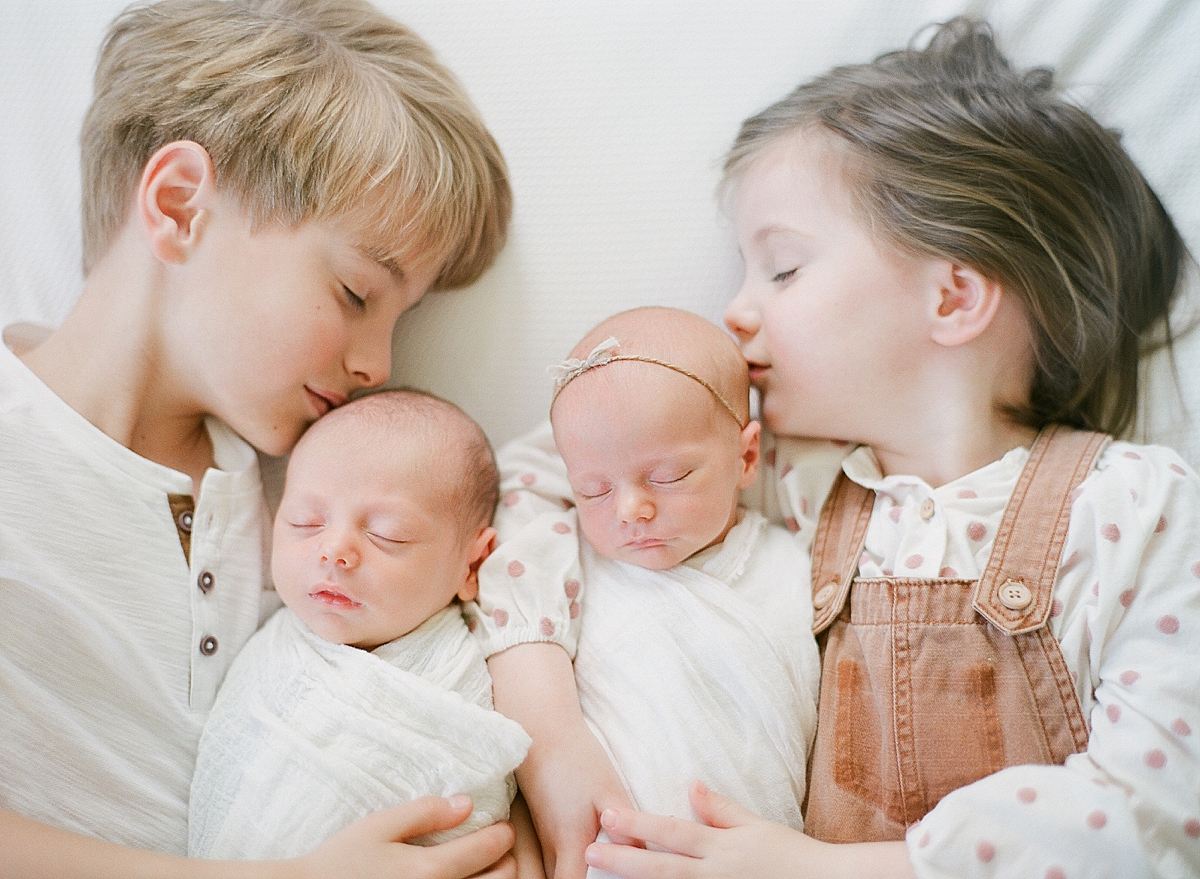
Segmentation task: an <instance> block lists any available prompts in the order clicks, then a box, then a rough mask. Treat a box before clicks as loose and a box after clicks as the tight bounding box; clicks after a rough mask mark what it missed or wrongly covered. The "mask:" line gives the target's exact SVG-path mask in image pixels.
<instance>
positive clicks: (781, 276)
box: [771, 269, 799, 284]
mask: <svg viewBox="0 0 1200 879" xmlns="http://www.w3.org/2000/svg"><path fill="white" fill-rule="evenodd" d="M797 271H799V269H787V270H786V271H782V272H778V273H777V274H776V275H775V276H774V277H773V278H771V283H773V284H782V283H783V282H784V281H788V280H791V278H792V276H793V275H795V274H796V272H797Z"/></svg>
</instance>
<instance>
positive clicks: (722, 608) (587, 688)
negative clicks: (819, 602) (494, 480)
mask: <svg viewBox="0 0 1200 879" xmlns="http://www.w3.org/2000/svg"><path fill="white" fill-rule="evenodd" d="M581 553H582V561H583V571H584V576H585V577H586V582H587V591H586V593H585V594H584V597H583V607H582V611H581V617H580V640H579V650H578V653H577V655H576V658H575V679H576V682H577V684H578V688H579V698H580V702H581V704H582V706H583V713H584V717H585V719H586V720H587V722H588V725H589V726H590V727H591V729H592V731H593V732H594V733H595V734H596V736H597V738H599V739H600V742H601V744H603V746H604V748H605V749H606V750H607V751H608V754H609V756H610V757H611V758H612V761H613V763H614V765H615V766H616V768H617V772H618V773H619V774H620V776H621V780H622V781H623V782H624V784H625V787H626V790H628V792H629V794H630V796H631V797H632V799H633V802H634V805H635V806H637V807H638V808H639V809H642V810H644V811H649V812H655V813H658V814H666V815H675V816H677V817H682V818H692V819H694V818H695V815H694V813H693V812H692V809H691V807H690V805H689V804H688V799H687V786H688V784H689V783H690V782H691V781H693V780H694V779H700V780H701V781H703V782H704V783H705V784H707V785H708V786H709V787H710V788H711V789H712V790H714V791H717V792H719V793H721V794H724V795H725V796H728V797H730V798H731V799H734V800H736V801H737V802H739V803H741V804H742V805H744V806H745V807H747V808H749V809H751V810H753V811H754V812H755V813H756V814H758V815H760V816H762V817H764V818H767V819H769V820H772V821H777V822H781V823H784V824H788V825H790V826H792V827H795V828H797V829H800V828H801V827H802V817H801V812H800V806H801V803H802V801H803V799H804V790H805V765H806V762H807V755H808V748H809V745H810V744H811V742H812V737H813V734H814V732H815V730H816V721H817V715H816V705H817V693H818V684H819V675H820V668H819V665H818V657H817V648H816V642H815V640H814V639H813V636H812V600H811V586H810V580H809V576H810V571H809V568H810V565H809V560H808V558H807V557H806V555H805V554H804V553H803V552H802V551H801V550H800V549H799V548H798V547H797V546H796V544H795V542H794V541H793V540H792V538H791V536H790V535H789V534H788V533H787V532H786V531H784V530H783V529H782V528H778V527H776V526H771V525H768V524H767V523H766V520H765V519H763V517H762V516H761V515H760V514H758V513H756V512H752V511H748V512H745V513H743V516H742V520H741V522H740V523H739V524H738V525H737V526H735V527H734V528H733V529H732V530H731V531H730V533H729V535H728V536H727V537H726V539H725V542H724V544H723V545H722V546H721V548H720V550H719V552H717V553H716V554H715V555H713V556H712V557H710V558H708V559H707V560H706V561H705V562H704V563H703V566H702V568H701V569H700V570H696V569H693V568H692V567H689V566H687V565H678V566H676V567H674V568H671V569H669V570H666V571H649V570H646V569H645V568H639V567H636V566H633V565H629V564H625V563H622V562H616V561H612V560H610V559H605V558H602V557H600V556H598V555H596V553H595V552H594V551H593V550H592V549H591V547H590V546H587V545H586V544H585V545H583V546H582V547H581ZM589 875H591V876H593V877H595V876H597V875H603V874H600V873H599V872H598V871H596V870H592V871H591V873H590V874H589Z"/></svg>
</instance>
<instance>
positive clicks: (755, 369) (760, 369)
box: [746, 363, 771, 385]
mask: <svg viewBox="0 0 1200 879" xmlns="http://www.w3.org/2000/svg"><path fill="white" fill-rule="evenodd" d="M746 367H747V369H749V371H750V384H752V385H758V384H761V383H762V380H763V377H764V376H765V375H766V374H767V370H768V369H770V368H771V367H769V366H764V365H763V364H761V363H747V364H746Z"/></svg>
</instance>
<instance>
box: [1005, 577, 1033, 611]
mask: <svg viewBox="0 0 1200 879" xmlns="http://www.w3.org/2000/svg"><path fill="white" fill-rule="evenodd" d="M1032 601H1033V593H1032V592H1030V591H1029V587H1028V586H1026V585H1025V584H1024V583H1022V582H1021V581H1020V580H1005V581H1004V585H1003V586H1001V587H1000V603H1001V604H1003V605H1004V606H1005V607H1007V608H1008V609H1009V610H1024V609H1025V608H1027V607H1029V605H1030V602H1032Z"/></svg>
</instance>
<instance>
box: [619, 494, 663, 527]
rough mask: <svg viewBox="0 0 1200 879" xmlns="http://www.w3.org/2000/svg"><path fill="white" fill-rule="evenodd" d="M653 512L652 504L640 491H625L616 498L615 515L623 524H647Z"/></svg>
mask: <svg viewBox="0 0 1200 879" xmlns="http://www.w3.org/2000/svg"><path fill="white" fill-rule="evenodd" d="M655 512H656V510H655V508H654V502H653V501H651V500H650V496H649V495H648V494H647V493H646V492H644V491H642V490H641V489H636V488H631V489H625V490H623V491H621V492H620V494H619V495H618V496H617V515H618V516H619V517H620V519H621V521H622V522H623V523H626V524H628V523H630V522H649V521H650V520H651V519H653V518H654V514H655Z"/></svg>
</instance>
